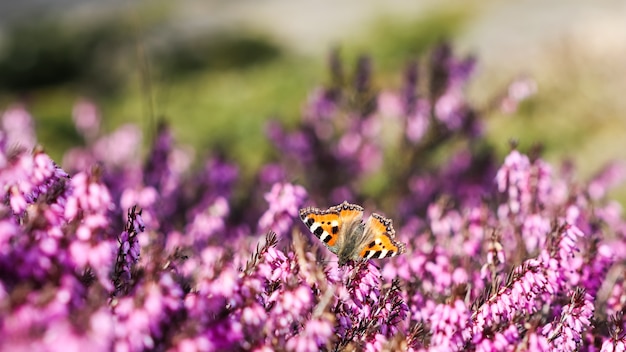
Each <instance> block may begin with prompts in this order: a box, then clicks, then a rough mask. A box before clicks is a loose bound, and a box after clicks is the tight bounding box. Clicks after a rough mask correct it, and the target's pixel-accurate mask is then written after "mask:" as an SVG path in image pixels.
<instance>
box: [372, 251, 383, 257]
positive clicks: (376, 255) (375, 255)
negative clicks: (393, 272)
mask: <svg viewBox="0 0 626 352" xmlns="http://www.w3.org/2000/svg"><path fill="white" fill-rule="evenodd" d="M382 253H383V252H382V251H376V252H374V258H380V255H381V254H382Z"/></svg>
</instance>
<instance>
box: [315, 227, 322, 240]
mask: <svg viewBox="0 0 626 352" xmlns="http://www.w3.org/2000/svg"><path fill="white" fill-rule="evenodd" d="M313 233H314V234H315V236H317V238H320V236H322V234H323V233H324V229H323V228H322V227H321V226H320V227H318V228H316V229H315V231H313Z"/></svg>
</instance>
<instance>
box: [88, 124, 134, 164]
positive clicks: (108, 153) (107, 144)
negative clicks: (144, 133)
mask: <svg viewBox="0 0 626 352" xmlns="http://www.w3.org/2000/svg"><path fill="white" fill-rule="evenodd" d="M140 141H141V131H139V129H138V128H137V127H135V126H133V125H125V126H122V127H120V128H118V129H117V130H116V131H115V132H113V133H112V134H110V135H108V136H105V137H101V138H100V139H98V140H97V141H96V142H95V144H94V146H93V153H94V155H95V156H96V159H97V160H99V161H102V162H104V164H105V165H109V166H110V167H120V166H123V165H126V164H129V163H131V162H133V161H135V160H136V159H137V151H138V150H139V145H140Z"/></svg>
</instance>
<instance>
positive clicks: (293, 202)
mask: <svg viewBox="0 0 626 352" xmlns="http://www.w3.org/2000/svg"><path fill="white" fill-rule="evenodd" d="M306 197H307V193H306V191H305V190H304V188H303V187H302V186H298V185H293V184H290V183H276V184H274V185H273V186H272V189H271V190H270V192H268V193H266V194H265V200H266V201H267V203H268V205H269V208H268V209H267V211H266V212H265V213H264V214H263V215H262V216H261V218H260V219H259V229H260V232H265V231H267V230H272V231H274V232H276V233H277V234H278V235H279V236H285V235H289V230H290V229H291V227H292V226H293V225H294V219H297V218H298V211H299V209H300V208H301V207H302V206H303V205H304V200H305V199H306Z"/></svg>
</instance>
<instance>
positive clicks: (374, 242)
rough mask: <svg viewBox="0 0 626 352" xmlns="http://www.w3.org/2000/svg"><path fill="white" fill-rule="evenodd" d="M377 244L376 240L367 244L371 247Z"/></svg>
mask: <svg viewBox="0 0 626 352" xmlns="http://www.w3.org/2000/svg"><path fill="white" fill-rule="evenodd" d="M375 245H376V241H372V242H370V244H369V245H367V246H368V247H369V248H372V247H374V246H375Z"/></svg>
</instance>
